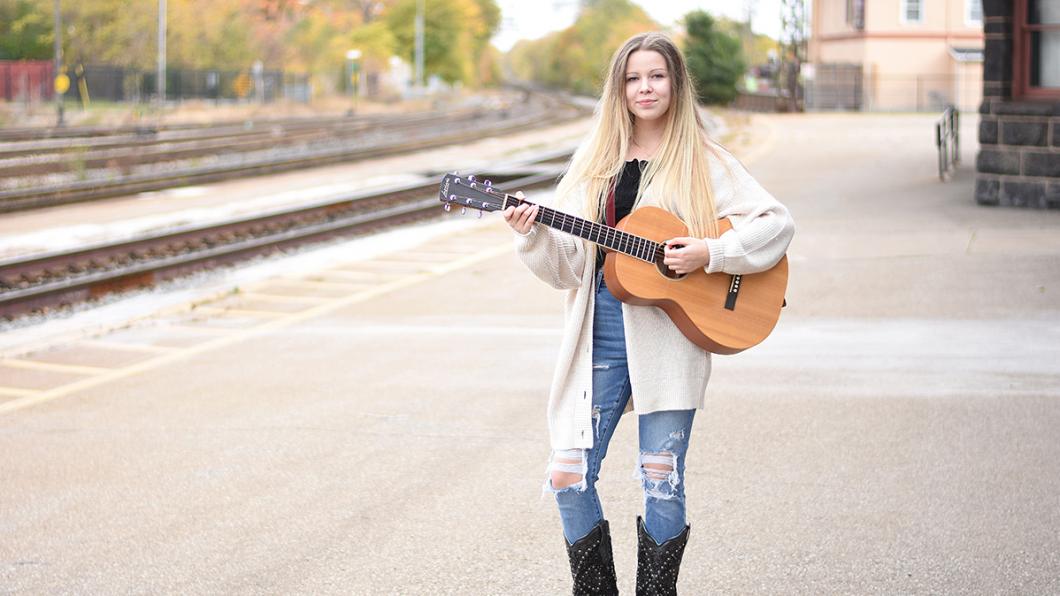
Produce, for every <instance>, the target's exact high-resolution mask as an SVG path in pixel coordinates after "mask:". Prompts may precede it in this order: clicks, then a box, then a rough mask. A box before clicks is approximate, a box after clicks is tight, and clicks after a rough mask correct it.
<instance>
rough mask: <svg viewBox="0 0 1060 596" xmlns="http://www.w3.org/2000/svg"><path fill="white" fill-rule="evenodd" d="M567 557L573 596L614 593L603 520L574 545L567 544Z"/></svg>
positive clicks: (612, 564)
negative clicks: (572, 579)
mask: <svg viewBox="0 0 1060 596" xmlns="http://www.w3.org/2000/svg"><path fill="white" fill-rule="evenodd" d="M563 542H564V544H566V542H567V541H566V540H564V541H563ZM567 558H569V559H570V573H571V576H572V577H573V578H574V596H582V595H586V596H588V595H597V594H599V595H605V594H606V595H612V594H618V586H617V584H616V581H615V561H614V559H613V556H612V554H611V531H610V529H609V528H608V525H607V520H601V521H600V523H598V524H596V527H594V528H593V529H592V530H591V531H590V532H589V533H588V534H586V535H585V536H584V537H583V538H582V539H580V540H578V541H577V542H575V543H574V544H567Z"/></svg>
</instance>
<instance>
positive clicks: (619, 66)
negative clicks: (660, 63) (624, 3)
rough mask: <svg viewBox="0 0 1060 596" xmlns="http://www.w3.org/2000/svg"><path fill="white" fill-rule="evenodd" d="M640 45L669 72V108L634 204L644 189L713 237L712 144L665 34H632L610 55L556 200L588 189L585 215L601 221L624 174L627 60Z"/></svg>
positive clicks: (628, 134)
mask: <svg viewBox="0 0 1060 596" xmlns="http://www.w3.org/2000/svg"><path fill="white" fill-rule="evenodd" d="M641 50H651V51H654V52H658V53H659V54H661V55H662V57H663V58H664V59H665V60H666V66H667V68H668V70H669V71H670V73H669V74H670V94H671V99H670V108H669V110H667V113H666V115H665V116H664V117H665V118H666V128H665V131H664V133H663V140H662V143H661V144H660V145H659V148H658V149H657V150H656V153H655V157H654V158H652V159H651V160H650V161H649V162H648V166H647V168H645V170H644V173H643V175H642V176H641V180H640V187H639V188H638V189H637V199H636V201H637V203H639V202H640V200H641V197H643V196H644V193H645V191H646V190H647V189H651V193H652V194H653V196H656V197H658V200H659V204H660V206H661V207H662V208H664V209H666V210H667V211H669V212H670V213H673V214H674V215H676V216H677V217H679V218H680V219H681V220H682V221H683V222H684V223H685V224H686V225H687V226H688V228H689V233H690V234H692V235H694V236H696V237H700V238H702V237H704V236H712V237H714V236H716V235H717V222H716V219H717V217H716V211H715V207H714V194H713V191H712V188H711V183H710V154H711V149H710V145H709V142H708V139H707V134H706V129H705V128H704V126H703V121H702V120H701V119H700V117H699V112H698V110H696V100H695V94H694V91H693V89H692V81H691V79H690V77H689V75H688V69H687V68H686V67H685V60H684V56H682V55H681V51H680V50H678V49H677V46H676V45H674V42H673V41H671V40H670V38H669V37H667V36H666V35H663V34H661V33H641V34H638V35H634V36H633V37H631V38H629V40H627V41H626V43H624V44H623V45H622V47H621V48H619V49H618V51H616V52H615V54H614V55H613V56H612V57H611V66H610V68H609V69H608V76H607V79H606V80H605V81H604V89H603V94H602V95H601V97H600V101H599V103H597V104H596V112H595V115H594V121H593V127H592V131H591V132H590V133H589V137H588V139H587V140H586V141H585V142H584V143H583V144H582V145H581V146H580V147H579V148H578V150H577V151H576V152H575V153H574V157H573V158H572V159H571V163H570V165H569V167H568V168H567V172H566V174H564V176H563V179H562V180H561V181H560V183H559V188H558V190H557V194H558V196H559V199H560V201H564V200H569V198H570V197H573V196H577V193H576V192H575V191H576V190H582V191H584V193H585V195H584V196H585V204H584V206H579V207H582V209H583V215H584V216H585V217H586V218H588V219H591V220H593V221H600V214H602V213H603V212H604V210H605V209H606V205H607V197H608V194H609V193H610V190H611V185H612V184H613V181H614V180H615V177H616V176H618V175H619V173H620V172H621V171H622V168H623V165H624V163H625V156H626V154H627V152H628V151H629V143H630V139H631V138H632V135H633V122H634V119H633V114H632V113H631V112H630V111H629V108H627V106H626V92H625V90H626V63H627V61H628V60H629V56H630V54H632V53H633V52H636V51H641Z"/></svg>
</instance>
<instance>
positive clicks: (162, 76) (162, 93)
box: [155, 0, 166, 118]
mask: <svg viewBox="0 0 1060 596" xmlns="http://www.w3.org/2000/svg"><path fill="white" fill-rule="evenodd" d="M155 77H156V78H157V81H156V82H155V88H156V90H157V91H158V117H159V118H161V117H162V112H163V111H164V109H165V107H166V0H158V70H157V72H156V73H155Z"/></svg>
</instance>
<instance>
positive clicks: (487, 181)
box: [486, 178, 493, 188]
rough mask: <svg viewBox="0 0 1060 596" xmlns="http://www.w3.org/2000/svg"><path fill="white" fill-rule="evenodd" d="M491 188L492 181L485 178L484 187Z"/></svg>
mask: <svg viewBox="0 0 1060 596" xmlns="http://www.w3.org/2000/svg"><path fill="white" fill-rule="evenodd" d="M492 186H493V181H492V180H490V179H489V178H487V179H486V187H487V188H489V187H492Z"/></svg>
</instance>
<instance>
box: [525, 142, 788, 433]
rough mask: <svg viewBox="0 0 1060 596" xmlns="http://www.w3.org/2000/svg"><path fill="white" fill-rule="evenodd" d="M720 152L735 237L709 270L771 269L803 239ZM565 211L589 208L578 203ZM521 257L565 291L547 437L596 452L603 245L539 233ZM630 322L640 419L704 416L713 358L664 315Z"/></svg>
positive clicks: (626, 314) (647, 314)
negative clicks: (596, 340) (596, 327)
mask: <svg viewBox="0 0 1060 596" xmlns="http://www.w3.org/2000/svg"><path fill="white" fill-rule="evenodd" d="M714 149H715V152H714V155H716V156H717V158H718V159H717V160H715V161H714V163H713V164H712V171H711V182H712V185H713V189H714V201H715V206H716V208H717V211H718V217H719V218H721V217H729V218H730V220H731V221H732V224H733V229H732V230H730V231H728V232H726V233H724V234H722V235H721V237H720V238H717V239H712V238H707V239H706V240H705V241H706V243H707V247H708V248H709V249H710V263H709V264H708V265H707V267H706V271H707V273H715V272H719V271H721V272H725V273H731V274H736V273H755V272H758V271H764V270H766V269H769V268H770V267H772V266H773V265H775V264H776V263H777V262H778V261H779V260H780V259H781V257H783V256H784V253H785V252H786V251H787V248H788V244H789V243H790V242H791V238H792V236H793V235H794V233H795V224H794V222H793V221H792V219H791V215H790V214H789V213H788V210H787V209H786V208H785V207H784V206H783V205H781V204H780V203H779V202H778V201H777V200H776V199H775V198H773V196H772V195H771V194H769V193H768V192H767V191H766V190H765V189H764V188H762V186H761V185H759V184H758V182H757V181H755V179H754V178H752V177H751V175H750V174H749V173H748V172H747V170H746V168H744V167H743V164H741V163H740V162H739V161H737V160H736V158H735V157H733V156H732V154H730V153H729V152H728V151H726V150H724V149H723V148H721V147H717V146H715V147H714ZM565 203H568V204H572V205H578V204H582V203H583V201H581V200H579V197H574V200H573V201H569V202H565ZM645 205H655V206H658V200H657V199H656V198H655V197H652V196H650V193H645V196H644V197H642V199H641V201H640V203H639V204H638V205H637V206H638V207H641V206H645ZM568 212H571V213H573V212H572V211H568ZM516 252H517V253H518V255H519V257H520V258H521V259H522V261H523V262H524V263H525V264H526V266H527V267H529V269H530V271H532V272H533V273H534V274H535V275H536V276H537V277H539V278H541V280H543V281H544V282H545V283H547V284H549V285H551V286H552V287H554V288H556V289H560V290H567V295H566V316H565V323H564V332H563V343H562V344H561V345H560V349H559V361H558V362H557V364H556V369H555V373H554V376H553V378H552V387H551V390H550V392H549V401H548V426H549V436H550V440H551V444H552V448H553V449H555V450H561V449H574V448H584V449H588V448H590V447H592V445H593V432H592V401H593V391H592V378H593V375H592V354H593V342H592V339H593V307H594V298H595V295H596V293H595V292H594V291H593V290H594V288H593V284H594V279H593V275H594V273H595V271H596V266H595V259H596V248H595V245H594V244H592V243H589V242H588V241H585V240H582V239H580V238H577V237H575V236H572V235H568V234H566V233H564V232H560V231H558V230H554V229H552V228H549V227H547V226H545V225H543V224H536V225H535V226H534V227H533V228H531V230H530V233H529V234H527V235H526V236H521V235H518V234H517V235H516ZM622 316H623V319H624V323H625V331H626V356H627V359H628V363H629V378H630V383H631V385H632V388H633V398H632V400H631V401H632V402H633V410H634V411H636V412H637V413H638V414H647V413H649V412H655V411H659V410H689V409H692V408H702V407H703V402H704V400H705V397H706V389H707V379H708V378H709V377H710V354H709V353H708V352H706V351H705V350H703V349H702V348H700V347H699V346H697V345H695V344H693V343H692V342H691V341H689V340H688V339H687V338H686V337H685V336H684V335H683V334H682V333H681V332H680V331H679V330H678V328H677V326H676V325H675V324H674V323H673V322H672V321H671V320H670V318H669V317H668V316H666V313H664V312H663V311H662V309H660V308H658V307H655V306H632V305H629V304H623V305H622ZM628 410H629V408H628V407H627V411H628Z"/></svg>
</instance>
